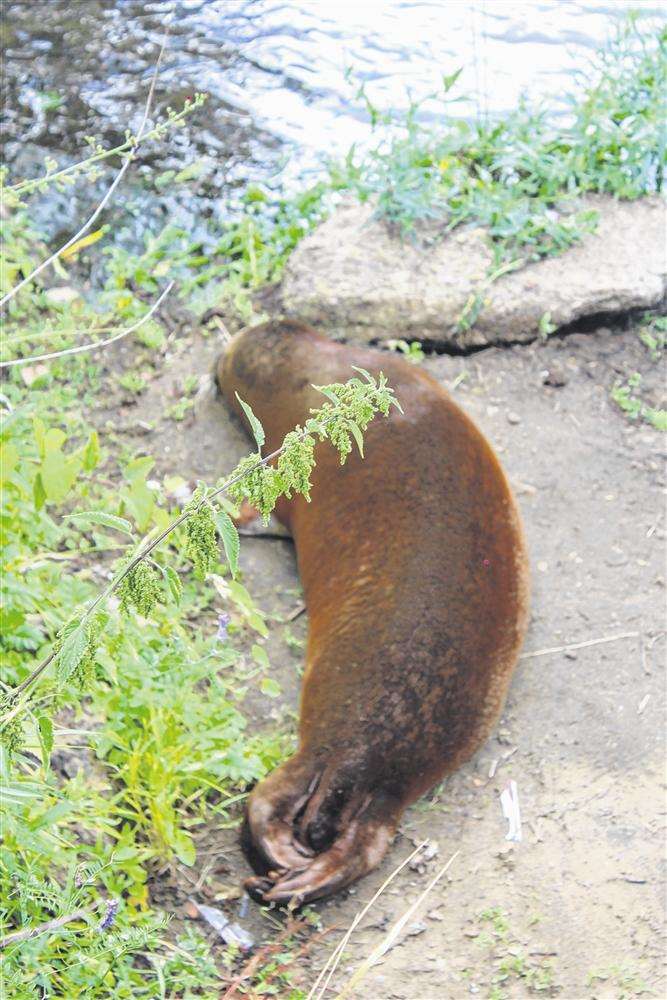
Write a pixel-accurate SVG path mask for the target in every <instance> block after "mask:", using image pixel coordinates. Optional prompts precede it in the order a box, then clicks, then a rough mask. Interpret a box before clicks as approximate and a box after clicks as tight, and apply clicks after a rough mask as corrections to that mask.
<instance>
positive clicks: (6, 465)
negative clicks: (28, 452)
mask: <svg viewBox="0 0 667 1000" xmlns="http://www.w3.org/2000/svg"><path fill="white" fill-rule="evenodd" d="M18 461H19V453H18V451H17V450H16V447H15V446H14V445H13V444H11V443H7V444H3V445H0V481H1V482H3V483H4V482H6V481H7V479H8V477H9V476H10V474H11V473H12V472H13V471H14V469H15V468H16V466H17V465H18Z"/></svg>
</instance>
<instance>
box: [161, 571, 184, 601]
mask: <svg viewBox="0 0 667 1000" xmlns="http://www.w3.org/2000/svg"><path fill="white" fill-rule="evenodd" d="M160 569H161V570H162V575H163V576H164V578H165V580H166V581H167V586H168V587H169V593H170V594H171V596H172V597H173V599H174V600H175V602H176V604H180V602H181V595H182V594H183V584H182V583H181V578H180V577H179V575H178V573H177V572H176V570H175V569H172V567H171V566H161V567H160Z"/></svg>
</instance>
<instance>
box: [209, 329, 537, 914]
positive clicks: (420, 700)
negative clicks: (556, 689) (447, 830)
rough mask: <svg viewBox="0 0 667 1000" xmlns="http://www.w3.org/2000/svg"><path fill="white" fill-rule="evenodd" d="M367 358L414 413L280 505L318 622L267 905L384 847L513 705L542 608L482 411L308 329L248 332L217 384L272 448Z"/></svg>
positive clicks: (317, 893)
mask: <svg viewBox="0 0 667 1000" xmlns="http://www.w3.org/2000/svg"><path fill="white" fill-rule="evenodd" d="M352 365H357V366H359V367H362V368H365V369H367V370H368V371H369V372H371V373H373V374H377V373H378V372H379V371H380V370H382V371H384V373H385V375H386V376H387V378H388V381H389V384H390V385H391V386H392V387H393V389H394V390H395V392H396V396H397V398H398V400H399V401H400V403H401V406H402V408H403V411H404V412H403V413H402V414H401V413H400V412H399V411H398V410H397V409H396V408H392V410H391V413H390V416H389V417H388V418H386V419H385V418H383V417H382V416H377V417H376V418H375V419H374V420H373V421H372V423H371V424H370V426H369V428H368V431H367V433H366V441H365V449H364V450H365V455H366V457H365V458H364V459H362V458H361V457H360V456H359V455H358V454H357V453H356V449H355V451H354V452H353V454H351V455H350V456H349V458H348V460H347V463H346V465H345V466H343V467H341V466H340V463H339V458H338V454H337V452H336V451H335V449H333V448H332V447H331V445H329V444H328V443H324V444H318V445H317V447H316V463H317V464H316V468H315V471H314V474H313V489H312V492H311V496H312V501H311V503H307V502H306V501H305V500H304V498H303V497H301V496H296V497H295V498H294V499H292V500H289V501H288V500H286V499H285V498H282V499H281V500H280V501H279V503H278V507H277V509H276V514H277V516H278V519H279V520H281V521H282V522H283V523H284V524H285V525H286V526H287V527H288V528H289V529H290V531H291V533H292V536H293V538H294V543H295V546H296V555H297V561H298V568H299V573H300V576H301V582H302V585H303V590H304V595H305V601H306V606H307V609H308V617H309V631H308V647H307V654H306V669H305V673H304V678H303V688H302V693H301V714H300V727H299V749H298V751H297V753H296V754H295V756H294V757H292V758H291V759H290V760H288V761H286V762H285V763H284V764H282V765H281V766H280V767H278V768H277V769H276V770H275V771H273V772H272V773H271V774H270V775H268V777H266V778H265V779H264V780H263V781H261V782H260V783H259V784H258V785H257V786H256V787H255V788H254V790H253V791H252V793H251V795H250V797H249V801H248V805H247V812H246V820H245V828H244V834H243V842H244V847H245V850H246V854H247V856H248V858H249V860H250V862H251V864H252V866H253V868H254V869H255V871H256V872H257V873H258V874H257V875H256V876H254V877H253V878H250V879H249V880H248V881H247V882H246V888H247V889H248V890H249V891H250V892H251V894H252V895H253V896H254V897H255V898H257V899H259V900H261V901H263V902H270V901H275V902H278V903H286V902H288V901H290V900H292V899H295V898H296V899H297V900H298V901H299V902H301V903H303V902H308V901H310V900H313V899H318V898H321V897H323V896H328V895H330V894H331V893H333V892H335V891H337V890H339V889H341V888H343V887H344V886H346V885H349V884H350V883H351V882H353V881H354V880H355V879H358V878H360V877H361V876H362V875H365V874H366V873H367V872H369V871H370V870H371V869H372V868H374V867H375V866H376V865H377V864H378V863H379V862H380V860H381V858H382V857H383V855H384V854H385V852H386V850H387V848H388V846H389V844H390V842H391V839H392V837H393V835H394V832H395V830H396V826H397V824H398V821H399V819H400V817H401V814H402V813H403V811H404V809H405V808H406V806H408V805H409V804H410V803H412V802H414V801H415V800H416V799H418V798H419V797H420V796H421V795H423V794H424V793H425V792H427V791H428V790H429V789H430V788H432V787H433V786H434V785H435V784H436V783H437V782H439V781H440V780H441V779H442V778H443V777H444V776H445V775H446V774H448V773H450V772H451V771H453V770H455V769H456V768H457V767H459V765H461V764H462V763H463V762H464V761H466V760H467V759H468V758H469V757H470V756H471V755H472V754H473V753H474V752H475V751H476V750H477V749H478V748H479V747H480V745H481V744H482V743H483V742H484V740H485V739H486V738H487V737H488V735H489V733H490V732H491V730H492V728H493V726H494V724H495V722H496V720H497V718H498V716H499V714H500V711H501V709H502V707H503V704H504V701H505V696H506V694H507V688H508V686H509V682H510V678H511V676H512V672H513V670H514V666H515V664H516V661H517V658H518V654H519V650H520V647H521V644H522V641H523V637H524V633H525V629H526V622H527V616H528V568H527V566H528V562H527V557H526V546H525V541H524V535H523V530H522V526H521V521H520V517H519V513H518V510H517V506H516V503H515V501H514V498H513V496H512V493H511V490H510V487H509V485H508V482H507V479H506V478H505V475H504V473H503V471H502V469H501V467H500V464H499V462H498V459H497V458H496V456H495V455H494V453H493V451H492V449H491V447H490V445H489V444H488V442H487V441H486V440H485V438H484V437H483V436H482V434H481V433H480V431H479V430H478V429H477V427H476V426H475V425H474V424H473V422H472V421H471V420H470V419H469V418H468V417H467V416H466V415H465V413H463V411H462V410H461V409H459V407H458V406H457V405H456V404H455V403H454V402H453V401H452V400H451V399H450V397H449V396H448V394H447V393H446V392H445V390H444V389H443V388H442V387H441V386H440V385H439V384H438V383H437V382H436V381H435V380H434V379H433V378H431V377H430V376H429V375H427V374H426V373H425V372H423V371H421V370H420V369H419V368H416V367H415V366H413V365H410V364H408V363H407V362H406V361H405V360H404V359H403V358H401V357H400V356H398V355H393V354H380V353H378V352H377V351H374V350H367V349H363V348H360V347H355V346H348V345H342V344H336V343H334V342H332V341H330V340H328V339H327V338H325V337H323V336H321V335H320V334H318V333H317V332H316V331H314V330H312V329H310V328H309V327H307V326H304V325H302V324H300V323H295V322H287V321H285V322H269V323H265V324H263V325H261V326H258V327H255V328H252V329H247V330H245V331H243V332H242V333H240V334H239V335H238V336H236V337H235V338H234V339H233V340H232V342H231V343H230V345H229V346H228V348H227V350H226V351H225V353H224V354H223V356H222V357H221V358H220V361H219V362H218V367H217V378H218V384H219V386H220V389H221V391H222V393H223V395H224V397H225V399H226V401H227V403H228V404H229V406H230V407H231V408H232V409H233V410H235V411H236V412H237V413H238V415H239V416H240V417H241V418H242V419H243V415H242V413H241V410H240V407H239V405H238V403H237V401H236V398H235V393H236V392H238V393H239V395H240V396H241V398H242V399H244V400H245V401H246V402H248V403H249V404H250V405H251V406H252V408H253V410H254V412H255V413H256V415H257V416H258V417H259V419H260V420H261V422H262V424H263V425H264V429H265V431H266V438H267V440H266V444H265V448H264V453H265V454H269V453H270V452H271V451H274V450H275V449H276V448H278V447H280V444H281V443H282V440H283V438H284V436H285V434H286V433H287V432H288V431H290V430H292V429H293V427H294V426H295V425H296V424H299V423H301V424H303V423H304V421H305V419H306V417H307V416H308V414H309V410H310V408H311V407H316V406H320V405H322V401H323V397H322V396H321V395H320V394H318V393H317V392H316V391H315V390H314V389H313V388H312V383H315V384H318V385H323V384H327V383H330V382H342V381H345V380H347V379H348V378H350V377H351V376H352V375H353V374H354V372H353V371H352V368H351V366H352Z"/></svg>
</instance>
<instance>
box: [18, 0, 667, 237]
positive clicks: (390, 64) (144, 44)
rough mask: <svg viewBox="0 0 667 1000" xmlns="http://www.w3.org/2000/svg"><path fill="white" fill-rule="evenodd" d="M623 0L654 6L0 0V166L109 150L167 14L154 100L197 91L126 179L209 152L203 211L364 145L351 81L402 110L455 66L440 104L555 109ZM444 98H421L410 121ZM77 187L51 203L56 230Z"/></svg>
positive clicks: (133, 123) (536, 1) (545, 0)
mask: <svg viewBox="0 0 667 1000" xmlns="http://www.w3.org/2000/svg"><path fill="white" fill-rule="evenodd" d="M631 8H634V9H637V8H639V10H640V15H641V16H656V15H657V16H660V14H661V12H662V13H663V14H664V7H661V6H660V5H659V4H656V3H649V2H645V3H637V2H636V0H635V2H634V3H630V2H627V3H626V2H624V0H617V2H607V3H604V2H594V0H589V2H574V0H533V2H515V3H511V2H506V0H476V2H471V3H466V2H452V0H440V2H437V0H436V2H434V0H422V2H419V0H412V2H403V0H375V2H374V0H357V2H346V0H343V2H341V0H337V2H335V0H291V2H286V3H280V2H276V0H47V2H45V0H30V2H11V0H10V2H5V4H4V7H3V26H2V36H3V37H2V43H3V48H4V54H5V62H4V73H3V89H4V95H3V96H4V105H5V116H6V118H5V120H6V127H5V133H4V136H5V158H6V159H7V161H8V162H9V163H10V165H11V166H12V174H13V175H18V176H23V175H26V176H32V175H34V174H37V173H39V171H40V163H41V161H42V159H43V157H44V155H45V154H46V153H47V152H49V153H52V154H54V155H56V156H57V157H59V158H61V159H63V160H65V159H67V158H68V157H73V156H75V155H76V154H77V153H80V151H81V149H82V147H83V146H84V136H85V135H95V136H96V137H99V138H100V139H101V141H102V142H104V143H105V144H107V143H116V142H118V141H120V140H121V139H122V136H123V133H124V130H125V128H126V127H134V128H136V127H137V125H138V122H139V120H140V118H141V114H142V111H143V103H144V100H145V96H146V92H147V89H148V85H149V81H150V77H151V74H152V69H153V66H154V63H155V60H156V57H157V53H158V51H159V48H160V44H161V41H162V38H163V36H164V30H165V25H166V23H167V21H168V20H169V19H170V15H171V14H173V20H172V26H171V32H170V37H169V40H168V45H167V51H166V53H165V57H164V60H163V65H162V70H161V73H160V78H159V83H158V87H157V92H156V102H155V109H156V111H159V110H164V108H165V107H166V106H167V105H169V104H170V105H173V106H174V107H177V106H178V105H179V104H180V103H181V102H182V100H183V99H184V98H185V97H186V96H188V95H189V94H192V93H193V92H194V91H195V90H203V91H206V92H208V93H209V94H210V99H209V101H208V103H207V105H206V106H205V108H204V109H203V110H202V111H200V112H199V113H198V115H197V116H196V118H192V119H191V120H189V122H188V124H187V125H186V127H185V128H184V129H182V130H181V131H180V132H178V133H177V134H176V135H175V136H173V137H172V138H171V140H170V142H169V143H165V144H162V145H161V146H158V147H155V146H153V147H151V149H150V151H149V152H147V153H146V154H145V155H144V156H143V158H142V166H140V167H138V168H137V172H138V175H139V176H140V175H141V171H142V170H144V171H145V172H147V170H148V168H149V167H150V168H151V170H152V169H153V168H158V170H165V169H166V168H168V167H173V166H177V165H182V164H183V162H184V161H185V162H187V161H189V160H192V159H193V158H195V156H199V157H201V156H204V157H207V166H206V170H205V172H204V175H203V178H202V181H201V183H200V184H199V185H198V188H197V197H198V198H199V199H200V205H201V206H204V205H208V210H209V211H210V210H212V208H211V206H213V207H215V206H216V205H219V206H220V207H221V208H222V203H223V202H224V201H225V200H226V199H227V198H228V196H229V194H230V192H233V190H234V189H235V187H237V186H238V185H240V184H245V183H246V182H247V181H249V180H250V181H258V180H259V181H264V182H267V183H269V184H275V185H280V184H283V183H285V182H286V181H289V180H292V179H293V178H294V177H297V176H298V177H303V176H307V175H309V174H311V173H312V172H314V171H315V170H316V169H317V166H318V163H319V161H320V160H321V158H322V156H323V155H331V154H342V153H344V152H345V151H346V150H347V149H348V148H349V146H350V144H351V143H352V142H355V141H363V139H364V137H366V136H367V135H368V124H367V122H368V116H367V114H366V110H365V106H364V101H363V98H362V97H361V96H359V93H358V90H359V84H360V83H362V82H363V83H364V84H365V85H366V87H367V92H368V94H369V96H370V98H371V100H372V101H373V103H374V104H377V105H379V106H381V107H383V108H388V107H393V108H400V107H405V106H406V105H407V103H408V96H407V95H408V93H410V94H411V95H412V96H413V97H414V98H420V97H424V96H426V95H428V94H429V93H432V92H433V91H434V90H435V89H436V88H437V87H438V85H439V83H440V80H441V78H442V75H443V74H449V73H451V72H453V71H454V70H456V69H458V68H460V67H462V70H463V71H462V74H461V78H460V80H459V83H458V85H457V89H456V94H465V95H467V98H466V100H460V101H457V102H454V103H452V104H451V105H450V106H449V111H450V113H454V114H457V115H464V116H466V117H469V118H474V117H476V116H484V115H493V114H496V113H500V112H503V111H506V110H508V109H511V108H513V107H514V106H515V105H516V103H517V100H518V99H519V96H520V95H521V94H522V93H525V94H527V95H528V96H529V97H530V98H531V99H534V100H537V99H539V98H543V97H544V98H548V99H549V102H550V103H551V104H552V105H553V107H554V109H555V113H558V110H559V109H562V110H564V109H565V104H564V95H565V93H566V91H572V90H573V89H576V88H577V87H580V86H582V85H583V84H584V83H585V79H586V67H587V64H588V61H589V59H590V57H591V55H593V54H594V52H595V50H596V49H597V48H598V47H599V46H601V45H602V44H603V43H604V41H605V39H606V38H607V37H608V35H609V33H610V31H611V30H612V29H613V27H614V23H615V22H618V21H619V20H620V19H621V18H623V17H624V16H625V13H626V11H627V10H629V9H631ZM575 71H583V72H582V75H581V76H580V77H578V76H576V74H575ZM440 108H441V106H440V105H436V104H428V103H427V104H426V105H425V107H424V110H423V114H424V115H425V116H427V117H428V116H430V117H437V115H438V114H441V113H442V112H441V110H440ZM87 195H88V198H89V196H90V192H88V193H87ZM77 197H81V194H80V193H78V194H77ZM77 197H71V196H70V197H68V198H67V199H65V200H63V204H62V213H63V221H64V222H66V221H67V218H68V216H69V215H75V214H76V212H77V211H78V209H79V207H80V206H78V203H77ZM191 197H192V194H191V192H188V191H186V192H184V193H183V194H182V195H179V196H175V197H172V196H171V195H169V196H168V197H167V196H165V195H164V194H163V195H161V196H160V197H157V195H156V196H155V198H153V200H152V202H151V206H152V208H153V209H155V210H156V211H158V212H161V213H162V214H164V213H165V211H168V212H170V213H178V211H179V206H180V211H183V210H184V209H185V210H188V211H189V210H190V209H189V208H188V198H191ZM179 199H180V200H179Z"/></svg>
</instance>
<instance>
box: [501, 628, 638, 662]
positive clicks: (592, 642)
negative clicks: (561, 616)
mask: <svg viewBox="0 0 667 1000" xmlns="http://www.w3.org/2000/svg"><path fill="white" fill-rule="evenodd" d="M640 635H641V632H619V634H618V635H607V636H604V638H602V639H587V640H586V642H570V643H568V644H567V645H566V646H552V647H551V648H550V649H536V650H535V651H534V652H533V653H522V654H521V656H520V657H519V659H520V660H531V659H533V657H535V656H548V655H549V653H566V652H567V651H568V650H570V649H583V648H584V647H585V646H600V645H602V643H605V642H618V640H619V639H637V638H638V637H639V636H640Z"/></svg>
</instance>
